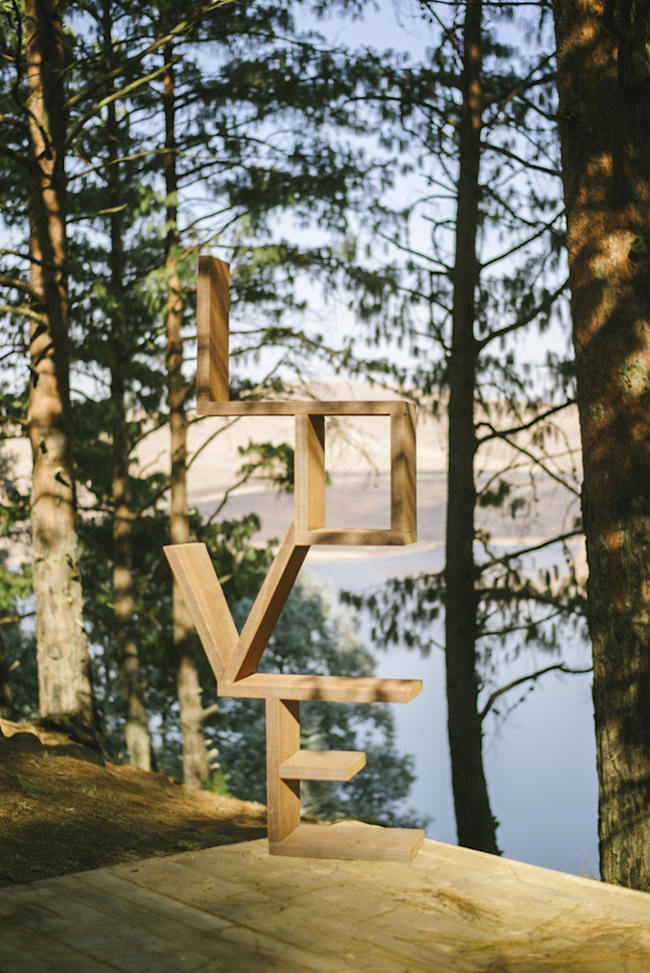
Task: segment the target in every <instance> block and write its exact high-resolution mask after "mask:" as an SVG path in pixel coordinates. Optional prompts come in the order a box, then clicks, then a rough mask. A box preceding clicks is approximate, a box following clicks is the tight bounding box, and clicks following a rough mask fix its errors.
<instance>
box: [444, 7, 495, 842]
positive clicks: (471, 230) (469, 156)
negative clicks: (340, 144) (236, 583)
mask: <svg viewBox="0 0 650 973" xmlns="http://www.w3.org/2000/svg"><path fill="white" fill-rule="evenodd" d="M481 101H482V91H481V2H480V0H468V3H467V8H466V16H465V28H464V52H463V106H462V117H461V124H460V133H459V158H460V170H459V178H458V203H457V212H456V258H455V264H454V279H453V310H452V317H453V335H452V347H451V355H450V358H449V370H448V375H449V433H448V435H449V468H448V479H447V526H446V565H445V587H446V611H445V657H446V668H447V713H448V716H447V728H448V733H449V751H450V756H451V775H452V789H453V794H454V808H455V812H456V827H457V830H458V842H459V844H461V845H464V846H466V847H468V848H477V849H479V850H480V851H488V852H493V853H495V854H497V853H498V851H499V849H498V847H497V843H496V822H495V820H494V817H493V815H492V811H491V809H490V802H489V798H488V793H487V785H486V781H485V773H484V771H483V735H482V727H481V719H480V716H479V712H478V680H477V674H476V648H475V640H476V610H477V597H476V592H475V587H474V586H475V580H476V570H475V565H474V552H473V545H474V507H475V503H476V491H475V486H474V455H475V453H476V436H475V431H474V389H475V382H476V360H477V354H478V345H477V343H476V341H475V338H474V299H475V298H474V295H475V291H476V287H477V283H478V262H477V256H476V230H477V223H478V199H479V184H478V177H479V164H480V151H481V150H480V134H481Z"/></svg>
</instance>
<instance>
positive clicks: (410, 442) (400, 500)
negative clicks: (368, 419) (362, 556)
mask: <svg viewBox="0 0 650 973" xmlns="http://www.w3.org/2000/svg"><path fill="white" fill-rule="evenodd" d="M390 525H391V528H392V529H393V530H396V531H403V532H405V533H407V534H408V535H409V536H410V537H412V539H413V541H415V540H417V499H416V468H415V409H410V410H408V411H407V412H405V413H404V414H403V415H393V416H391V417H390Z"/></svg>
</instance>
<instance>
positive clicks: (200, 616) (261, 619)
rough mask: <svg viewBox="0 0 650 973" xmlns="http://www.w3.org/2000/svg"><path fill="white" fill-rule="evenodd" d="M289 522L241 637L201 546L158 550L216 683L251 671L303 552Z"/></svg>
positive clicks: (286, 594) (170, 546) (305, 549)
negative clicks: (193, 626)
mask: <svg viewBox="0 0 650 973" xmlns="http://www.w3.org/2000/svg"><path fill="white" fill-rule="evenodd" d="M294 537H295V529H294V524H293V522H292V524H291V526H290V527H289V530H288V531H287V535H286V537H285V538H284V541H283V542H282V544H281V545H280V548H279V550H278V553H277V554H276V556H275V558H274V560H273V563H272V564H271V567H270V569H269V573H268V574H267V576H266V578H265V579H264V582H263V583H262V587H261V588H260V590H259V593H258V595H257V598H256V599H255V602H254V603H253V607H252V608H251V611H250V614H249V616H248V618H247V619H246V623H245V625H244V627H243V629H242V632H241V635H238V634H237V629H236V627H235V623H234V621H233V618H232V615H231V613H230V609H229V608H228V604H227V602H226V599H225V596H224V593H223V590H222V588H221V585H220V583H219V579H218V578H217V575H216V572H215V570H214V567H213V566H212V561H211V560H210V556H209V554H208V550H207V548H206V546H205V544H172V545H167V546H166V547H165V548H164V551H165V554H166V555H167V560H168V561H169V564H170V566H171V569H172V571H173V572H174V577H175V578H176V581H177V582H178V586H179V588H180V589H181V593H182V595H183V598H184V599H185V602H186V604H187V607H188V610H189V612H190V614H191V616H192V621H193V622H194V624H195V626H196V629H197V632H198V633H199V638H200V639H201V643H202V644H203V647H204V649H205V653H206V655H207V657H208V661H209V662H210V665H211V666H212V670H213V672H214V674H215V677H216V679H217V682H219V681H220V680H222V679H225V680H226V681H227V682H235V681H236V680H237V679H242V678H243V677H244V676H250V675H252V674H253V673H254V672H255V670H256V669H257V665H258V663H259V661H260V658H261V656H262V653H263V651H264V649H265V648H266V645H267V643H268V640H269V638H270V637H271V633H272V631H273V629H274V627H275V623H276V622H277V620H278V618H279V617H280V613H281V611H282V609H283V608H284V605H285V602H286V600H287V597H288V595H289V592H290V591H291V589H292V587H293V584H294V582H295V580H296V578H297V576H298V572H299V571H300V568H301V567H302V563H303V561H304V560H305V557H306V556H307V551H308V550H309V545H308V544H305V545H303V544H299V545H297V544H296V543H295V540H294Z"/></svg>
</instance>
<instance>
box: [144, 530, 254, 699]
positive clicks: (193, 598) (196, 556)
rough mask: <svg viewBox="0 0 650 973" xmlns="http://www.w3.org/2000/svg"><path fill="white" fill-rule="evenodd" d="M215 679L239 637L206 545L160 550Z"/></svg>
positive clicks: (222, 672) (224, 666)
mask: <svg viewBox="0 0 650 973" xmlns="http://www.w3.org/2000/svg"><path fill="white" fill-rule="evenodd" d="M163 550H164V552H165V554H166V556H167V560H168V561H169V564H170V567H171V569H172V571H173V574H174V578H175V579H176V582H177V583H178V586H179V588H180V590H181V594H182V595H183V598H184V599H185V603H186V605H187V607H188V610H189V612H190V615H191V616H192V621H193V622H194V625H195V626H196V630H197V632H198V633H199V638H200V639H201V644H202V645H203V648H204V649H205V654H206V655H207V657H208V662H209V663H210V665H211V666H212V671H213V672H214V675H215V678H216V679H217V680H220V679H222V678H223V676H224V674H225V672H226V669H227V666H228V663H229V662H230V659H231V657H232V655H233V653H234V651H235V646H236V644H237V640H238V638H239V635H238V632H237V629H236V628H235V623H234V622H233V620H232V615H231V614H230V609H229V608H228V602H227V601H226V598H225V595H224V593H223V589H222V587H221V585H220V584H219V579H218V578H217V575H216V573H215V570H214V567H213V566H212V561H211V560H210V555H209V554H208V549H207V547H206V546H205V544H168V545H167V546H166V547H163Z"/></svg>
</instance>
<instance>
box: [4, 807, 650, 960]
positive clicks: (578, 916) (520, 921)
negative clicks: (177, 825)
mask: <svg viewBox="0 0 650 973" xmlns="http://www.w3.org/2000/svg"><path fill="white" fill-rule="evenodd" d="M359 827H364V826H363V825H359ZM52 970H56V971H65V973H76V971H79V973H82V971H83V973H89V971H95V970H98V971H102V970H105V971H108V970H124V971H128V973H145V971H146V973H149V971H151V973H167V971H170V973H171V971H179V970H186V971H191V970H197V971H198V970H201V971H221V970H223V971H228V973H248V971H254V973H257V971H263V970H283V971H294V970H295V971H319V973H320V971H322V973H325V971H327V973H341V971H344V970H364V971H365V970H367V971H372V973H404V971H421V970H423V971H433V973H446V971H452V970H453V971H455V973H464V971H482V970H491V971H513V973H514V971H516V973H533V971H541V970H544V971H551V970H552V971H561V973H564V971H574V970H575V971H582V973H584V971H589V973H591V971H611V973H631V971H633V973H636V971H639V973H641V971H644V973H646V971H648V970H650V896H648V895H645V894H643V893H640V892H630V891H627V890H624V889H616V888H612V887H610V886H605V885H602V884H601V883H598V882H595V881H592V880H589V879H582V878H575V877H572V876H568V875H563V874H561V873H559V872H551V871H547V870H545V869H541V868H535V867H533V866H531V865H522V864H519V863H517V862H513V861H509V860H507V859H498V858H493V857H491V856H488V855H483V854H480V853H478V852H472V851H468V850H466V849H461V848H455V847H452V846H449V845H443V844H439V843H437V842H434V841H426V842H425V843H424V848H423V850H422V851H421V852H420V853H419V855H418V856H417V857H416V858H415V860H414V861H413V862H412V863H411V864H410V865H406V864H392V863H369V862H335V861H314V860H309V861H307V860H300V859H291V858H281V857H269V855H268V852H267V848H266V841H254V842H249V843H247V844H241V845H230V846H226V847H223V846H222V847H219V848H214V849H210V850H207V851H202V852H188V853H185V854H181V855H175V856H173V857H171V858H151V859H147V860H144V861H139V862H133V863H130V864H126V865H118V866H116V867H113V868H102V869H99V870H98V871H92V872H84V873H79V874H75V875H66V876H63V877H61V878H56V879H47V880H44V881H40V882H35V883H33V884H32V885H21V886H13V887H9V888H4V889H1V890H0V971H2V973H18V971H20V973H43V971H52Z"/></svg>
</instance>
